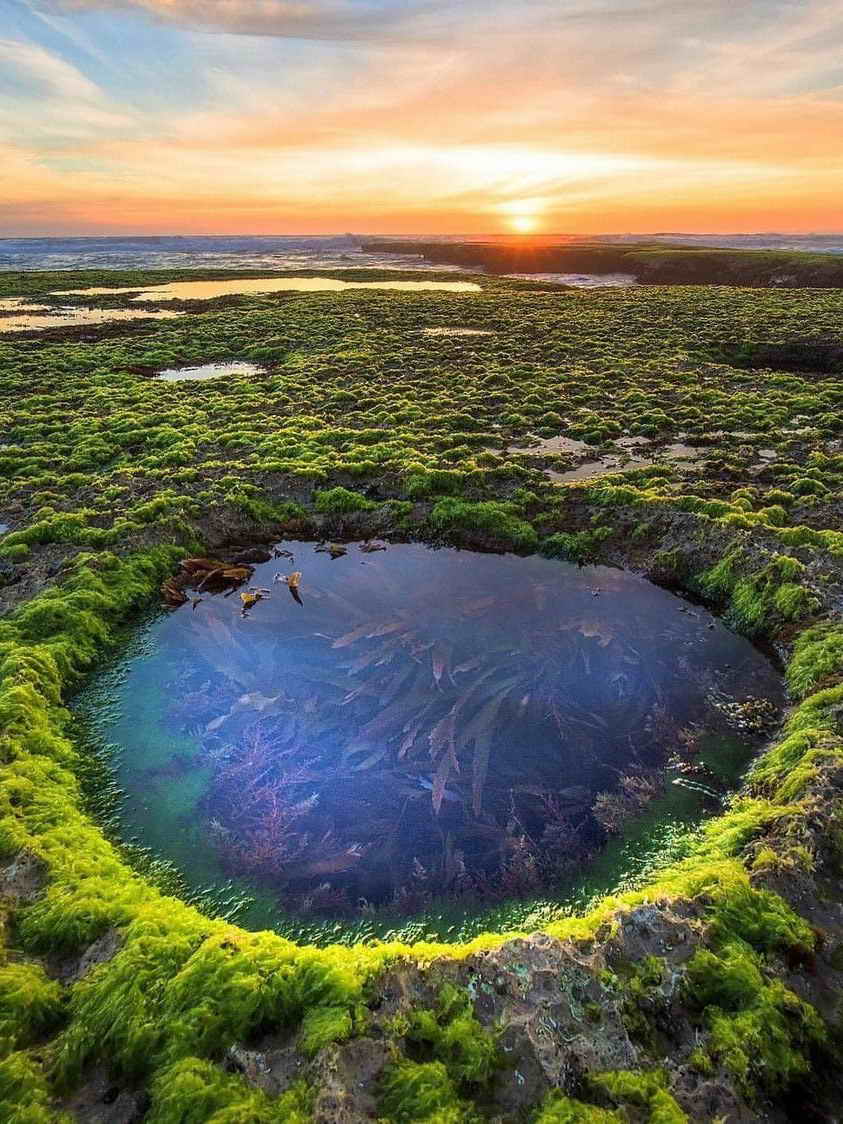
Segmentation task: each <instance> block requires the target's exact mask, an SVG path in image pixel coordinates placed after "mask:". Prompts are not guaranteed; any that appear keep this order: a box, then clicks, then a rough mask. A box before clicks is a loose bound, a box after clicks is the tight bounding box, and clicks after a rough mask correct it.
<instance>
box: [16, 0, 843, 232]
mask: <svg viewBox="0 0 843 1124" xmlns="http://www.w3.org/2000/svg"><path fill="white" fill-rule="evenodd" d="M345 230H349V231H355V232H372V233H405V234H424V233H438V232H441V233H474V232H488V233H494V232H508V233H512V232H517V231H521V232H535V233H550V232H555V231H569V232H575V233H589V232H601V231H602V232H610V231H613V232H618V231H639V232H646V231H656V230H662V231H664V230H673V231H692V230H697V231H712V232H727V231H755V230H782V231H823V230H825V231H834V230H837V231H839V230H843V3H841V0H830V2H827V0H728V2H726V0H0V235H6V236H15V235H26V234H34V235H38V234H66V233H67V234H95V233H105V234H120V233H137V234H156V233H161V234H164V233H208V234H214V233H221V234H223V233H241V234H281V233H328V232H336V231H345Z"/></svg>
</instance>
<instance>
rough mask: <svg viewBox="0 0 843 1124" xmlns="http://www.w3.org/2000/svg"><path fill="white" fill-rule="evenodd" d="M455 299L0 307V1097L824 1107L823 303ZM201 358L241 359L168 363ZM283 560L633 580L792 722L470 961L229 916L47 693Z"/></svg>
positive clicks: (835, 721)
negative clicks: (587, 899)
mask: <svg viewBox="0 0 843 1124" xmlns="http://www.w3.org/2000/svg"><path fill="white" fill-rule="evenodd" d="M660 253H662V254H663V255H664V256H668V253H669V252H668V251H664V250H661V251H660ZM580 268H581V267H580ZM747 268H749V267H747ZM778 268H779V266H778V265H777V266H776V269H778ZM332 273H333V271H332ZM186 276H189V277H192V278H195V277H196V274H195V273H193V274H186V273H185V272H182V273H181V274H179V273H178V272H176V271H170V272H154V271H146V272H136V273H133V272H130V271H116V272H114V273H106V272H95V271H89V272H87V273H84V274H82V273H71V272H64V273H60V274H59V273H52V274H48V273H27V274H6V275H3V276H2V279H0V299H3V300H7V299H8V300H11V299H14V298H18V297H23V298H26V299H27V300H28V301H31V302H36V301H37V303H39V304H46V306H47V307H48V308H49V307H50V306H51V305H52V304H55V303H56V302H58V301H59V300H60V302H61V304H62V305H63V306H66V305H68V304H73V303H79V304H84V305H85V307H94V308H98V309H125V308H126V307H128V300H129V298H128V297H127V296H121V295H116V294H113V293H112V294H107V293H104V294H99V295H87V296H84V297H82V296H80V297H78V298H76V297H73V296H68V295H67V291H68V290H74V289H84V288H96V287H103V288H106V287H111V288H117V287H126V288H130V289H132V291H133V292H139V291H140V290H142V289H144V288H147V287H148V286H150V285H154V284H156V283H158V284H160V283H164V282H167V281H171V280H178V279H184V278H185V277H186ZM201 276H202V277H206V276H207V277H208V278H209V279H211V278H213V279H228V278H234V277H236V276H238V275H235V274H230V273H228V274H226V273H224V272H221V271H217V272H211V271H209V272H207V273H205V272H203V273H202V275H201ZM251 276H252V277H256V276H260V275H258V274H256V273H252V274H251ZM337 276H343V275H342V274H337ZM344 276H346V278H347V279H351V280H353V279H360V275H359V274H357V273H354V272H352V271H348V272H347V273H346V274H345V275H344ZM384 276H386V277H389V276H392V275H387V274H385V275H384ZM394 276H395V278H396V279H401V278H402V277H403V278H404V279H406V275H404V274H395V275H394ZM437 276H439V275H437V274H434V273H431V274H427V273H426V274H425V277H426V278H428V277H429V278H432V279H435V278H436V277H437ZM364 277H365V279H373V277H372V273H371V271H369V272H368V273H365V274H364ZM441 277H442V278H443V279H445V280H450V281H453V280H454V279H458V278H459V275H458V274H455V273H447V274H442V275H441ZM471 280H473V281H476V282H477V283H478V284H479V291H478V292H472V291H464V292H447V291H442V292H437V291H428V292H418V293H416V292H401V291H386V290H384V291H379V290H365V291H364V290H354V289H351V290H348V291H343V292H278V293H263V294H262V293H254V292H253V293H249V294H242V295H237V294H230V295H227V296H224V297H220V298H216V299H211V300H202V301H199V300H189V301H178V300H168V301H167V302H166V308H167V309H168V310H170V311H172V312H174V313H180V314H181V315H178V316H173V317H170V318H167V319H148V320H143V319H140V320H134V319H133V320H131V321H127V320H125V319H123V320H119V319H118V320H114V321H113V322H109V321H108V320H107V319H104V320H103V321H102V322H99V323H96V324H95V325H91V324H88V325H80V326H73V325H67V326H65V327H61V326H59V327H56V326H49V327H44V328H43V329H39V328H38V326H37V324H35V326H34V327H33V326H32V325H29V326H27V327H26V328H25V329H23V330H15V331H9V332H5V333H4V332H3V331H2V321H3V316H4V315H6V314H5V313H0V479H2V487H1V488H0V528H2V529H0V610H2V616H0V763H2V769H1V770H0V938H2V944H0V1119H2V1120H9V1121H13V1122H15V1124H58V1122H61V1124H68V1122H71V1121H86V1122H103V1124H105V1122H109V1124H112V1122H113V1124H129V1122H134V1121H147V1122H150V1124H193V1122H196V1124H200V1122H206V1121H211V1122H214V1124H263V1122H267V1124H268V1122H282V1121H283V1122H291V1124H305V1122H307V1121H316V1122H320V1124H329V1122H333V1124H340V1122H342V1124H358V1122H362V1121H371V1120H375V1121H381V1122H382V1124H411V1122H412V1124H424V1122H426V1124H476V1122H479V1121H499V1122H510V1121H511V1122H524V1124H566V1122H601V1124H602V1122H615V1121H620V1122H622V1121H631V1122H639V1121H640V1122H643V1121H650V1122H653V1124H678V1122H681V1121H686V1120H688V1121H711V1122H714V1121H728V1122H730V1124H732V1122H744V1121H746V1122H749V1121H756V1120H770V1121H788V1120H794V1119H799V1120H800V1121H805V1122H809V1121H817V1122H820V1121H830V1120H834V1119H838V1118H839V1116H840V1113H841V1111H843V1089H841V1079H840V1073H841V1070H843V1066H841V1058H840V1043H841V1030H843V1026H842V1025H841V1019H843V1007H841V999H843V621H841V606H843V529H841V528H842V525H843V520H842V519H841V513H843V385H841V381H840V369H839V363H838V359H839V355H840V348H841V346H843V291H842V290H840V289H835V288H830V287H823V283H822V282H815V283H814V284H815V287H811V288H800V287H792V286H790V285H788V284H784V283H782V284H781V285H774V286H772V287H736V286H734V285H720V284H711V283H706V284H696V283H695V284H688V285H675V286H670V285H664V284H662V285H660V284H651V285H650V284H648V285H646V286H645V285H641V286H636V287H630V288H624V289H591V290H566V289H560V288H558V287H552V286H547V285H542V284H538V283H535V282H530V281H526V282H521V281H514V280H513V281H507V280H505V279H502V278H497V277H482V278H478V277H473V278H472V279H471ZM750 284H752V283H750ZM133 286H134V287H135V288H132V287H133ZM59 290H61V291H62V295H61V297H60V298H59V297H56V296H54V295H53V294H55V293H57V292H58V291H59ZM133 307H136V306H134V305H133ZM144 307H148V308H150V309H151V310H153V311H154V310H156V309H157V308H158V307H159V306H158V305H157V304H156V301H155V298H154V296H152V297H150V298H149V301H148V303H147V304H145V305H144ZM10 314H11V313H9V315H10ZM36 319H37V316H35V314H33V320H36ZM469 333H470V334H469ZM836 357H837V358H836ZM214 363H221V364H229V363H249V364H253V365H254V368H256V370H255V369H252V368H249V369H248V370H246V371H245V372H244V373H234V374H232V373H230V372H229V373H223V374H222V375H221V376H220V377H219V378H210V379H207V380H204V379H203V380H187V381H162V380H160V379H158V378H156V377H155V376H156V375H157V374H159V373H160V372H162V371H164V370H173V369H179V368H182V367H188V368H195V367H197V366H201V365H205V364H214ZM283 541H287V542H290V541H308V542H312V543H317V544H321V545H322V546H323V547H324V548H325V549H326V550H327V552H328V557H333V555H334V554H335V555H336V558H335V560H334V561H332V562H331V563H330V564H331V565H335V566H343V565H346V564H350V563H351V561H352V558H351V557H343V554H344V552H345V551H346V550H348V549H349V548H348V546H347V544H349V543H352V542H354V543H363V544H369V545H370V546H372V547H374V546H375V545H377V544H383V545H385V546H386V547H387V551H386V552H385V553H387V554H388V551H389V549H390V547H391V545H392V544H395V543H421V544H427V545H429V546H434V547H445V546H447V547H452V548H462V549H471V550H474V551H479V552H508V553H510V554H514V555H523V556H531V555H541V556H543V559H559V560H564V561H565V562H568V563H574V564H592V563H601V564H604V565H613V566H617V567H622V568H624V569H626V570H629V571H632V572H634V573H635V574H638V575H643V576H644V577H646V578H647V579H648V580H649V581H651V582H655V583H657V584H659V585H661V586H664V587H665V588H667V589H670V590H672V591H674V592H681V593H682V594H683V595H684V596H685V597H686V598H687V601H688V605H689V606H691V605H692V604H694V603H696V604H698V605H704V606H705V607H707V609H708V610H711V611H712V612H714V613H716V614H717V615H718V616H719V617H720V618H721V619H722V620H723V621H724V622H725V623H726V625H727V626H728V627H729V628H730V629H732V630H734V631H736V632H739V633H741V634H742V635H743V636H745V637H748V638H750V639H751V640H752V641H753V642H754V643H755V644H757V645H758V646H760V647H762V648H763V650H764V651H765V652H767V653H769V654H770V656H771V658H773V659H775V660H776V661H777V664H778V666H779V667H780V668H781V671H782V675H783V677H784V680H785V683H786V687H787V692H788V698H787V707H786V710H785V713H784V715H783V717H782V719H781V721H780V722H779V719H778V716H775V718H774V720H771V721H770V722H769V723H767V725H765V721H766V719H765V720H764V721H762V722H761V725H760V726H759V731H760V733H759V736H760V737H761V740H762V741H763V744H762V745H760V746H759V748H758V751H757V753H756V756H755V757H754V758H753V760H752V761H751V763H750V765H749V767H748V769H747V771H746V773H745V777H744V779H743V782H742V783H741V785H740V787H739V788H738V789H737V790H736V791H734V792H733V793H732V794H731V796H729V797H728V798H727V799H726V800H725V801H724V802H723V805H722V807H721V808H720V809H719V811H718V814H717V815H712V816H710V817H709V818H708V819H706V821H705V822H704V823H702V824H701V825H700V826H699V827H698V828H697V829H696V830H693V831H690V832H689V833H688V834H687V836H686V837H685V838H683V840H681V841H680V843H679V845H677V846H676V847H674V848H673V849H672V851H671V853H670V854H669V855H667V856H666V857H665V860H664V862H663V863H661V864H659V865H657V867H656V868H654V869H652V870H649V871H647V872H645V874H644V875H643V876H642V877H640V878H638V879H637V880H636V881H635V884H634V885H631V886H629V887H626V888H623V889H621V890H619V891H618V893H616V894H614V895H613V896H611V897H609V898H604V899H602V900H600V901H597V902H593V903H591V904H590V905H589V906H588V908H585V909H582V910H579V909H573V910H570V911H569V912H568V914H567V915H564V916H559V917H557V918H555V919H554V920H551V921H545V920H544V919H542V918H538V919H537V920H536V921H535V923H532V924H525V925H522V926H520V927H518V928H517V930H515V931H506V932H502V931H494V932H486V933H483V934H482V935H479V936H476V937H474V938H473V939H471V940H469V941H460V942H457V941H454V942H449V941H445V940H435V941H434V940H426V939H419V940H417V941H413V942H405V941H397V940H387V939H382V940H375V939H367V940H361V941H358V942H354V943H344V944H341V943H335V944H331V943H328V944H319V945H317V944H315V943H304V942H297V941H292V940H289V939H286V938H285V937H283V936H281V935H280V934H279V933H277V932H273V931H271V930H268V929H267V930H261V931H250V930H247V929H246V928H244V927H242V926H240V925H239V924H238V923H237V920H236V914H235V913H234V912H233V911H232V910H231V909H230V908H229V906H230V903H226V902H225V901H224V900H220V899H219V898H213V899H210V898H208V899H203V898H202V897H201V896H196V895H194V894H192V893H191V888H190V887H189V886H188V885H187V884H186V882H185V880H184V878H183V877H182V876H181V874H180V872H179V871H178V870H177V869H175V868H174V867H173V865H172V864H168V863H166V862H164V861H162V860H161V859H160V856H157V855H156V854H155V853H154V852H152V851H150V849H149V848H146V847H143V846H142V845H139V843H138V841H137V840H131V839H127V838H124V836H123V834H122V833H121V829H120V799H121V798H120V793H119V791H117V786H116V782H115V780H114V774H113V763H112V762H111V761H110V760H109V759H108V758H107V757H104V756H103V755H102V754H100V753H97V752H93V751H92V750H91V748H90V747H89V746H87V745H86V743H85V739H84V738H83V737H81V736H80V732H79V728H78V722H77V720H76V718H75V717H73V715H72V713H71V710H70V709H69V704H72V701H73V698H74V694H75V692H77V691H78V690H79V689H80V688H81V687H82V686H83V685H84V684H85V683H86V682H87V679H88V677H89V676H90V675H91V673H92V672H94V671H95V669H97V668H98V667H100V666H101V665H102V664H103V661H105V660H107V659H108V658H109V656H110V654H111V653H113V651H114V650H115V645H117V644H118V643H119V642H120V640H121V637H125V635H126V632H127V630H131V628H132V627H133V625H134V624H135V623H136V622H137V621H138V619H139V618H140V617H141V616H142V615H143V613H145V612H148V611H149V610H150V607H151V606H161V605H162V604H163V605H164V606H165V608H164V610H163V611H168V612H173V613H174V614H178V613H192V612H193V610H192V608H191V607H190V605H189V603H188V602H189V601H190V599H191V598H201V597H202V596H203V593H204V592H205V591H208V590H210V589H214V590H216V595H218V596H224V595H225V594H226V593H229V594H230V596H231V598H232V599H237V600H233V602H232V603H233V604H235V605H237V607H238V612H245V613H246V614H247V618H246V619H247V621H248V622H249V623H251V622H255V623H257V622H259V619H260V617H259V614H260V612H261V609H262V607H264V606H262V604H261V598H262V597H266V596H272V597H275V598H277V597H278V596H279V595H280V594H283V597H284V598H286V599H287V601H289V604H290V607H291V610H292V609H297V608H298V607H299V606H298V605H297V604H296V602H295V594H296V593H298V594H299V596H300V597H301V598H302V599H303V600H305V599H306V597H307V588H306V586H307V582H306V577H307V575H306V572H303V571H302V567H301V566H300V562H299V560H298V559H296V562H295V566H296V567H297V568H293V566H291V565H290V566H286V567H284V566H282V565H281V562H282V561H283V560H282V559H273V550H274V549H277V544H279V543H281V542H283ZM357 549H358V548H357V547H355V550H357ZM372 557H380V554H379V553H376V552H374V551H373V554H372ZM265 559H273V560H275V561H278V562H279V566H278V569H279V573H281V574H282V577H283V579H284V580H283V581H279V582H278V583H277V585H274V586H273V588H272V590H271V593H270V594H269V595H267V594H266V593H264V592H263V590H264V589H266V588H268V587H265V586H263V585H259V584H258V583H257V582H256V581H255V580H254V576H255V567H258V566H260V565H262V564H264V560H265ZM365 560H366V554H365V552H363V561H365ZM353 561H354V564H355V565H357V564H359V561H360V560H359V559H358V556H357V555H356V554H355V555H354V556H353ZM296 573H303V576H302V578H301V583H300V588H299V583H297V582H296V581H295V580H294V575H295V574H296ZM285 587H286V588H285ZM598 592H599V591H598ZM248 596H252V597H253V598H254V600H253V601H249V600H248ZM443 596H444V594H443ZM516 600H517V599H516ZM238 602H239V603H238ZM285 604H286V602H285ZM177 605H181V607H180V608H177V607H174V606H177ZM167 606H170V608H167ZM203 608H204V606H202V605H200V606H199V608H198V609H197V610H196V613H197V615H198V613H200V612H202V610H203ZM360 639H365V637H363V636H362V634H361V638H360ZM357 643H358V640H357V639H352V640H349V641H348V645H347V646H348V647H349V648H354V647H355V645H356V644H357ZM432 666H438V665H432ZM442 674H444V672H443V673H442ZM759 714H760V715H761V716H762V718H763V717H764V711H763V708H762V709H760V710H758V709H757V710H756V711H755V713H754V715H752V714H749V713H748V712H746V713H742V714H741V715H738V716H737V717H738V718H740V720H741V721H750V720H756V719H757V718H758V715H759ZM439 717H440V716H439V715H438V714H437V716H436V718H437V721H438V720H439ZM767 717H768V718H769V715H768V716H767ZM440 732H441V731H440ZM452 780H453V777H450V776H449V778H448V780H447V781H445V782H443V783H442V785H441V787H440V786H438V785H437V793H438V798H439V800H440V801H441V802H442V807H444V806H445V801H446V798H445V795H444V793H445V788H446V787H447V784H448V781H452ZM433 783H434V784H435V783H436V782H433ZM429 795H430V796H431V798H435V797H436V795H437V794H436V793H434V794H429ZM482 799H483V791H482V785H478V795H477V806H478V808H480V806H481V804H482Z"/></svg>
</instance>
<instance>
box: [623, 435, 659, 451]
mask: <svg viewBox="0 0 843 1124" xmlns="http://www.w3.org/2000/svg"><path fill="white" fill-rule="evenodd" d="M652 443H653V439H652V437H619V438H618V439H617V441H616V442H615V444H616V445H617V446H618V447H619V448H621V449H637V448H638V447H639V446H641V445H652Z"/></svg>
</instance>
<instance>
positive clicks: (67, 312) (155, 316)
mask: <svg viewBox="0 0 843 1124" xmlns="http://www.w3.org/2000/svg"><path fill="white" fill-rule="evenodd" d="M44 309H49V311H48V312H44V311H43V310H44ZM181 315H183V314H182V313H180V312H166V311H157V310H155V309H140V308H78V307H69V306H68V307H62V308H56V307H55V306H52V305H44V304H33V305H28V304H25V303H22V304H19V305H17V306H15V310H14V311H13V314H12V315H11V316H0V333H3V332H43V331H45V330H46V329H47V328H76V327H81V326H84V325H86V324H110V323H112V322H113V321H118V320H174V319H175V318H176V317H178V316H181Z"/></svg>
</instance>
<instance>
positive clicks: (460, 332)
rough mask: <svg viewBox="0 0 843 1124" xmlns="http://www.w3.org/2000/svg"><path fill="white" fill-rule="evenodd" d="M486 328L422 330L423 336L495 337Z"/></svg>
mask: <svg viewBox="0 0 843 1124" xmlns="http://www.w3.org/2000/svg"><path fill="white" fill-rule="evenodd" d="M494 334H495V333H494V332H490V331H488V330H487V329H485V328H422V335H423V336H493V335H494Z"/></svg>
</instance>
